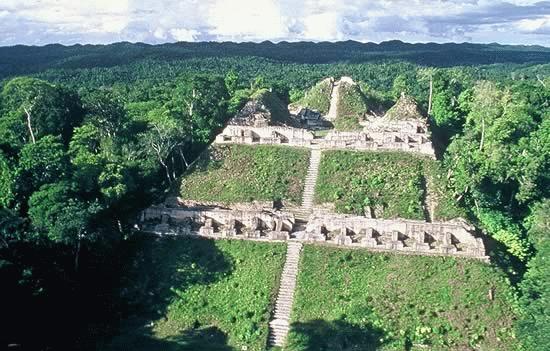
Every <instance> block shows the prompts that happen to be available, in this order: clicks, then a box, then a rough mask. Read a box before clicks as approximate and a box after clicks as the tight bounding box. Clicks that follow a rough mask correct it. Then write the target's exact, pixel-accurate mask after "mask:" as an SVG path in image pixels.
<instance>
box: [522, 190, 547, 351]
mask: <svg viewBox="0 0 550 351" xmlns="http://www.w3.org/2000/svg"><path fill="white" fill-rule="evenodd" d="M527 227H528V228H529V231H528V235H529V239H530V240H531V242H532V244H533V245H534V247H535V250H536V254H535V256H534V257H533V258H532V259H531V260H530V261H529V264H528V265H527V267H528V270H527V273H526V274H525V277H524V280H523V281H522V282H521V284H520V288H521V292H522V297H521V298H520V303H521V306H522V309H523V316H522V317H523V318H521V319H520V320H519V322H518V332H519V336H520V339H521V341H522V343H523V345H524V347H525V349H526V350H528V351H539V350H540V351H543V350H548V349H550V318H548V316H550V265H549V264H548V258H549V257H550V200H548V199H546V200H544V201H542V202H541V203H538V204H537V205H536V206H534V207H533V211H532V214H531V215H530V216H529V218H528V220H527Z"/></svg>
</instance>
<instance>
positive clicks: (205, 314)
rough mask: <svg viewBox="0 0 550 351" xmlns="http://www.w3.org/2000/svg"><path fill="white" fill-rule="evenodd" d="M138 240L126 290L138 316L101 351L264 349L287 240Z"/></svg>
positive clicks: (133, 314)
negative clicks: (267, 241) (262, 241)
mask: <svg viewBox="0 0 550 351" xmlns="http://www.w3.org/2000/svg"><path fill="white" fill-rule="evenodd" d="M133 245H134V248H133V250H132V251H133V252H135V253H136V254H135V255H134V256H133V257H132V259H130V260H128V263H127V267H125V270H124V272H125V276H124V280H123V282H122V286H123V288H122V289H121V292H122V297H123V300H124V301H127V303H128V305H127V310H128V311H130V312H131V313H130V314H128V315H126V316H124V318H123V319H122V323H121V326H120V328H119V330H117V331H115V332H114V334H115V335H116V336H115V337H114V338H113V339H112V340H110V341H109V342H106V343H105V345H103V347H101V345H100V349H101V350H133V351H142V350H143V351H145V350H147V351H153V350H155V351H156V350H163V351H164V350H197V349H201V350H230V349H237V350H241V349H242V347H243V346H245V347H247V348H248V350H263V349H265V345H266V342H267V334H268V321H269V316H270V310H271V308H272V306H273V301H274V296H275V294H276V287H277V282H278V279H279V276H280V274H281V270H282V266H283V262H284V254H285V246H284V245H282V244H270V243H257V242H250V241H237V240H216V241H214V240H205V239H185V238H179V239H173V238H167V239H156V240H155V239H152V238H140V239H138V240H137V241H136V242H134V243H133ZM151 322H152V323H151Z"/></svg>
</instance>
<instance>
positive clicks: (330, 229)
mask: <svg viewBox="0 0 550 351" xmlns="http://www.w3.org/2000/svg"><path fill="white" fill-rule="evenodd" d="M473 232H474V228H473V227H472V226H469V225H468V224H467V223H466V222H464V221H462V220H455V221H451V222H431V223H428V222H424V221H414V220H404V219H373V218H366V217H361V216H346V215H337V214H322V215H319V214H316V215H313V216H312V217H311V218H310V220H309V222H308V224H307V226H306V229H305V230H304V231H301V232H296V233H294V234H293V237H295V238H297V239H300V240H304V241H313V242H329V243H332V244H336V245H343V246H355V247H364V248H368V249H375V250H396V251H401V252H411V253H419V254H445V255H458V256H467V257H477V258H482V259H485V246H484V244H483V240H482V239H481V238H476V237H475V236H474V235H473Z"/></svg>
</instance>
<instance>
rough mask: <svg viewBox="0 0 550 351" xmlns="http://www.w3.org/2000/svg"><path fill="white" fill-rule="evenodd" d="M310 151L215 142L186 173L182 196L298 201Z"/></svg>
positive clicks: (232, 201)
mask: <svg viewBox="0 0 550 351" xmlns="http://www.w3.org/2000/svg"><path fill="white" fill-rule="evenodd" d="M309 154H310V153H309V150H307V149H301V148H292V147H286V146H267V145H257V146H248V145H214V146H212V147H210V148H209V149H208V150H207V151H205V152H204V153H203V154H202V155H201V156H200V158H199V159H198V160H197V162H195V163H194V164H193V166H192V167H191V169H190V170H189V171H188V172H187V173H186V174H185V175H184V176H183V179H182V183H181V190H180V193H181V197H182V198H184V199H190V200H196V201H215V202H220V203H227V204H230V203H236V202H249V201H253V200H260V201H271V200H285V201H290V202H291V203H295V204H298V203H299V202H300V200H301V198H302V192H303V189H304V179H305V176H306V173H307V167H308V165H309Z"/></svg>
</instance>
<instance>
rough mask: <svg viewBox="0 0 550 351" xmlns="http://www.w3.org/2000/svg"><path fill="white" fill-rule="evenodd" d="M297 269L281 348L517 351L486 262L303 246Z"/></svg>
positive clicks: (497, 279)
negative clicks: (288, 327)
mask: <svg viewBox="0 0 550 351" xmlns="http://www.w3.org/2000/svg"><path fill="white" fill-rule="evenodd" d="M300 267H301V268H300V273H299V275H298V284H297V290H296V295H295V300H294V308H293V312H292V324H291V332H290V334H289V338H288V341H287V348H285V350H292V351H298V350H500V351H506V350H510V351H513V350H518V343H517V341H516V340H515V339H514V335H513V327H512V324H513V320H514V318H515V315H514V311H513V305H514V301H513V292H512V289H511V288H510V286H509V284H508V283H507V280H506V279H505V277H504V276H503V274H501V273H500V272H497V271H496V269H494V268H492V267H491V266H489V265H487V264H484V263H481V262H477V261H473V260H465V259H455V258H448V257H447V258H443V257H422V256H402V255H387V254H375V253H369V252H366V251H360V250H349V249H336V248H327V247H319V246H313V245H306V246H305V247H304V251H303V256H302V259H301V263H300ZM489 290H491V291H492V300H491V298H490V297H489Z"/></svg>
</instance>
